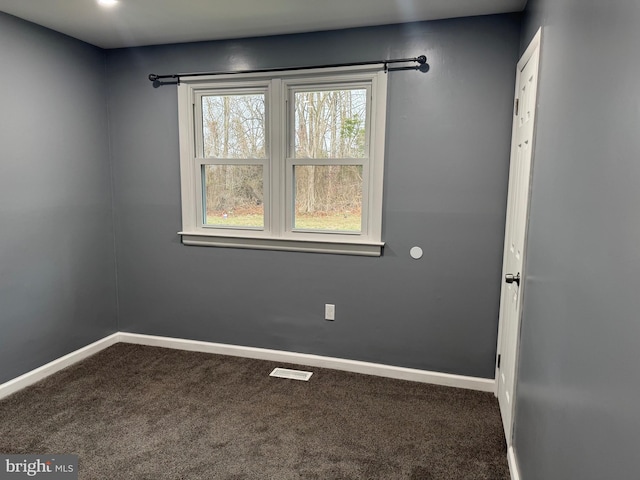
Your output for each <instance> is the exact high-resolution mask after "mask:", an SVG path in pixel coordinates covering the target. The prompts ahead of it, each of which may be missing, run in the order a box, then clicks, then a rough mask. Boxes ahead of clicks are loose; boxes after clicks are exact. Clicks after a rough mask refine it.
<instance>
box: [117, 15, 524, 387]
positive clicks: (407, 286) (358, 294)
mask: <svg viewBox="0 0 640 480" xmlns="http://www.w3.org/2000/svg"><path fill="white" fill-rule="evenodd" d="M519 28H520V24H519V17H518V16H491V17H478V18H469V19H460V20H451V21H440V22H429V23H417V24H406V25H401V26H387V27H377V28H366V29H354V30H347V31H335V32H324V33H317V34H304V35H293V36H278V37H268V38H256V39H243V40H233V41H224V42H208V43H196V44H182V45H173V46H160V47H147V48H136V49H124V50H112V51H109V52H107V58H108V72H109V90H110V96H109V111H110V121H111V125H112V129H111V132H112V137H111V148H112V155H113V166H114V180H115V200H116V238H117V253H118V255H117V256H118V281H119V302H120V310H119V313H120V317H119V319H120V327H121V329H122V330H124V331H130V332H141V333H148V334H156V335H168V336H172V337H183V338H191V339H198V340H206V341H214V342H223V343H230V344H239V345H250V346H257V347H265V348H275V349H283V350H289V351H296V352H305V353H315V354H321V355H330V356H335V357H343V358H350V359H358V360H365V361H373V362H381V363H386V364H391V365H401V366H407V367H415V368H423V369H428V370H436V371H442V372H452V373H457V374H465V375H473V376H479V377H493V374H494V355H495V349H496V335H497V319H498V301H499V288H500V283H501V282H500V271H501V256H502V244H503V232H504V217H505V201H506V200H505V198H506V186H507V174H508V173H507V172H508V162H509V141H510V134H511V130H510V129H511V102H512V97H513V85H514V78H515V73H514V72H515V64H516V61H517V54H518V44H519ZM423 53H424V54H426V55H427V57H428V59H429V64H430V67H431V69H430V71H429V72H428V73H426V74H425V73H417V72H394V73H391V74H390V84H389V85H390V87H389V88H390V91H389V107H388V122H387V126H388V131H387V164H386V172H385V201H384V240H385V241H386V242H387V246H386V248H385V252H384V256H383V257H381V258H363V257H349V256H332V255H323V254H308V253H293V252H272V251H252V250H234V249H221V248H206V247H186V246H183V245H181V244H180V239H179V237H178V235H176V232H178V231H179V230H180V228H181V219H180V180H179V158H178V124H177V99H176V89H175V87H172V86H165V87H162V88H158V89H154V88H152V86H151V83H150V82H149V81H148V80H147V75H148V74H149V73H159V74H162V73H174V72H180V71H203V70H205V71H206V70H217V69H222V70H226V69H237V68H242V69H246V68H258V67H275V66H290V65H305V64H323V63H340V62H349V61H363V60H372V59H379V58H385V57H397V56H400V57H405V56H414V55H419V54H423ZM414 245H419V246H421V247H422V248H423V249H424V252H425V255H424V257H423V258H422V260H419V261H415V260H412V259H411V258H410V257H409V249H410V247H412V246H414ZM325 303H334V304H336V318H337V319H336V321H335V322H326V321H324V320H323V309H324V304H325Z"/></svg>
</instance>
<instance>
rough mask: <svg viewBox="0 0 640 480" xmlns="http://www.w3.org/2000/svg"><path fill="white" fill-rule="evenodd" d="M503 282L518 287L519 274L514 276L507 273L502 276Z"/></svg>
mask: <svg viewBox="0 0 640 480" xmlns="http://www.w3.org/2000/svg"><path fill="white" fill-rule="evenodd" d="M504 281H505V282H507V283H515V284H516V285H518V286H520V272H518V273H516V274H515V275H514V274H513V273H507V274H506V275H505V276H504Z"/></svg>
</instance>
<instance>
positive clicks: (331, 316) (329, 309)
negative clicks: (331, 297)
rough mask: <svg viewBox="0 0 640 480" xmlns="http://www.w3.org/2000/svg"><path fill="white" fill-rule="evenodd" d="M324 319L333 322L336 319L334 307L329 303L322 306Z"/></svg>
mask: <svg viewBox="0 0 640 480" xmlns="http://www.w3.org/2000/svg"><path fill="white" fill-rule="evenodd" d="M324 319H325V320H335V319H336V306H335V305H332V304H330V303H327V304H326V305H325V306H324Z"/></svg>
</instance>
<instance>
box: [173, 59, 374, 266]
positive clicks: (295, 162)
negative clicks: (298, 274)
mask: <svg viewBox="0 0 640 480" xmlns="http://www.w3.org/2000/svg"><path fill="white" fill-rule="evenodd" d="M178 100H179V122H180V165H181V185H182V217H183V222H182V223H183V225H182V231H181V232H180V234H181V235H182V239H183V243H185V244H195V245H211V246H223V247H224V246H227V247H241V248H261V249H274V250H299V251H312V252H328V253H343V254H354V255H372V256H377V255H380V253H381V249H382V246H383V242H382V240H381V223H382V176H383V171H384V137H385V115H386V113H385V110H386V74H385V73H384V72H383V71H382V68H381V67H373V68H372V67H366V68H364V67H360V68H340V69H333V70H330V71H327V70H326V69H322V70H320V69H319V70H312V71H304V72H301V71H285V72H278V73H277V74H273V73H272V74H270V75H269V76H268V77H266V76H265V75H264V74H234V75H224V76H215V77H190V78H184V77H183V78H181V80H180V85H179V86H178Z"/></svg>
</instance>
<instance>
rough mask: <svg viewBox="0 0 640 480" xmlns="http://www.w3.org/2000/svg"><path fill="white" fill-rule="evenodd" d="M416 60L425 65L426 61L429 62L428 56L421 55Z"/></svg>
mask: <svg viewBox="0 0 640 480" xmlns="http://www.w3.org/2000/svg"><path fill="white" fill-rule="evenodd" d="M416 62H418V63H419V64H420V65H424V64H425V63H427V56H426V55H420V56H419V57H418V58H416Z"/></svg>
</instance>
